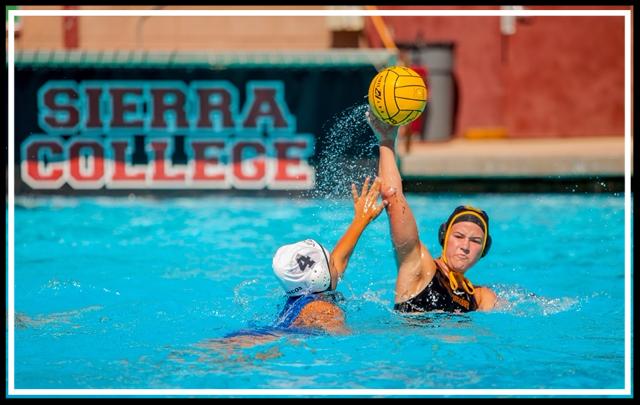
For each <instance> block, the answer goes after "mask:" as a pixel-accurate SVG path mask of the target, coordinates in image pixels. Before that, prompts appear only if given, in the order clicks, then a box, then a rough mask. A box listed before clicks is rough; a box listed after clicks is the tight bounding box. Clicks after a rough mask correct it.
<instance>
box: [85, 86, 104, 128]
mask: <svg viewBox="0 0 640 405" xmlns="http://www.w3.org/2000/svg"><path fill="white" fill-rule="evenodd" d="M85 93H86V94H87V101H86V106H87V122H86V124H85V125H86V127H87V128H88V129H92V128H102V118H101V116H100V96H101V95H102V89H100V88H87V89H86V90H85Z"/></svg>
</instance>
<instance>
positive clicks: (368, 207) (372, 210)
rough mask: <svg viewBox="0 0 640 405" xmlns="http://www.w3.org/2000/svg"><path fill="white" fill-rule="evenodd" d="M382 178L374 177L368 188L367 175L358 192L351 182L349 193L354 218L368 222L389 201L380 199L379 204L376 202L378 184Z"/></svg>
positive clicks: (378, 191) (374, 217)
mask: <svg viewBox="0 0 640 405" xmlns="http://www.w3.org/2000/svg"><path fill="white" fill-rule="evenodd" d="M381 184H382V180H381V179H380V177H376V179H375V180H374V182H373V184H372V185H371V189H369V177H367V178H366V179H365V181H364V185H363V186H362V192H361V193H360V194H358V189H357V188H356V185H355V184H353V183H352V184H351V194H352V195H353V208H354V210H355V214H354V220H363V221H364V222H365V224H368V223H370V222H371V221H373V220H374V219H376V218H377V217H378V215H380V213H381V212H382V209H383V208H384V207H386V206H387V205H388V204H389V202H388V201H387V200H382V202H381V203H380V204H376V201H377V200H378V196H379V195H380V185H381Z"/></svg>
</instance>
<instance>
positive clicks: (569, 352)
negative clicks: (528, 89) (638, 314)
mask: <svg viewBox="0 0 640 405" xmlns="http://www.w3.org/2000/svg"><path fill="white" fill-rule="evenodd" d="M408 198H409V202H410V204H411V206H412V207H413V210H414V213H415V214H416V217H417V219H418V225H419V229H420V231H421V238H422V240H423V241H424V242H425V244H427V246H428V247H429V248H430V249H431V251H432V252H433V253H434V255H435V254H438V253H439V251H440V248H439V245H438V242H437V235H436V230H437V229H438V226H439V224H440V223H441V222H442V221H443V220H444V219H445V218H446V217H447V216H448V214H449V213H450V212H451V210H452V208H453V207H455V206H457V205H460V204H472V205H475V206H478V207H481V208H483V209H485V210H487V211H488V213H489V215H490V217H491V232H492V235H493V240H494V242H493V246H492V249H491V252H490V253H489V254H488V255H487V257H485V258H484V259H482V260H481V261H480V262H479V264H478V265H477V266H476V267H475V268H473V269H472V270H471V271H470V272H469V273H467V274H468V276H469V278H470V279H471V280H472V281H473V282H474V284H476V285H488V286H490V287H492V288H493V289H494V290H495V291H496V292H497V294H498V296H499V297H500V299H501V300H503V302H504V304H503V306H502V308H501V309H499V310H497V311H494V312H491V313H470V314H442V313H432V314H426V315H421V316H406V315H405V316H402V315H399V314H396V313H394V312H393V311H392V306H393V290H394V284H395V274H396V270H395V264H394V261H393V256H392V251H391V242H390V238H389V231H388V222H387V218H386V214H385V213H382V214H381V216H380V217H379V218H378V219H376V221H375V222H374V223H372V224H371V225H370V226H369V228H367V229H366V230H365V232H364V234H363V236H362V237H361V239H360V242H359V244H358V246H357V247H356V249H355V251H354V254H353V257H352V260H351V263H350V265H349V268H348V269H347V272H346V275H345V278H344V280H343V281H342V282H341V284H339V286H338V291H340V292H341V293H342V295H343V296H344V302H343V308H344V309H345V312H346V316H347V323H348V326H349V328H350V329H351V331H352V333H351V334H349V335H345V336H323V335H319V336H298V335H296V336H288V337H283V338H281V339H279V340H276V341H274V342H271V343H267V344H264V345H258V346H255V347H252V348H245V349H237V350H236V351H233V352H220V351H219V350H215V349H213V348H212V347H211V345H208V344H207V342H209V341H210V339H215V338H219V337H222V336H223V335H225V334H226V333H230V332H233V331H236V330H238V329H244V328H250V327H259V326H264V325H267V324H270V323H271V322H272V321H273V320H274V318H275V316H276V315H277V313H278V310H279V309H280V308H281V306H282V304H283V302H284V297H283V292H282V289H281V287H280V286H279V284H278V282H277V280H276V278H275V277H274V275H273V274H272V271H271V257H272V255H273V253H274V252H275V250H276V249H277V247H278V246H280V245H282V244H285V243H290V242H293V241H296V240H299V239H305V238H309V237H310V238H314V239H316V240H318V241H320V242H322V243H324V244H325V245H328V246H333V245H334V244H335V243H336V242H337V240H338V238H339V237H340V236H341V233H342V232H343V230H344V229H345V227H346V226H347V225H348V223H349V221H350V219H351V215H352V206H351V202H350V201H349V200H348V199H344V200H330V199H321V198H318V199H288V198H266V197H265V198H243V197H230V196H229V197H204V198H197V199H195V198H194V199H189V198H173V199H158V200H152V199H141V198H68V197H67V198H62V197H60V198H58V197H47V198H44V197H42V198H37V199H29V198H18V199H17V204H16V209H15V312H16V318H15V326H16V327H15V388H17V389H45V388H48V389H76V388H84V389H87V388H88V389H106V388H142V389H145V388H150V389H151V388H152V389H174V388H175V389H228V388H230V389H253V388H262V389H316V388H322V389H432V388H433V389H453V390H457V389H621V388H624V361H625V352H624V311H625V305H624V276H625V274H624V269H625V267H624V246H625V244H624V243H625V239H624V198H623V196H622V195H611V194H608V195H603V194H596V195H593V194H589V195H573V194H520V195H499V194H477V195H463V196H459V195H447V194H439V195H416V194H411V195H409V196H408ZM98 394H99V392H98Z"/></svg>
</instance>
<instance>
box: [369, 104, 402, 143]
mask: <svg viewBox="0 0 640 405" xmlns="http://www.w3.org/2000/svg"><path fill="white" fill-rule="evenodd" d="M364 114H365V116H366V117H367V122H368V123H369V126H370V127H371V129H372V130H373V133H374V134H375V135H376V136H377V137H378V139H380V142H384V141H395V139H396V136H398V127H394V126H393V125H389V124H387V123H386V122H384V121H382V120H381V119H379V118H378V117H376V115H375V114H374V113H372V112H371V108H370V107H367V111H366V112H365V113H364Z"/></svg>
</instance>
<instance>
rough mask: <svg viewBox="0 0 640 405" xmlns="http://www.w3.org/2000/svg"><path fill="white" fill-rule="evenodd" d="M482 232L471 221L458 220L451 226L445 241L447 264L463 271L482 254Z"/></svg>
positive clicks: (458, 270) (453, 268)
mask: <svg viewBox="0 0 640 405" xmlns="http://www.w3.org/2000/svg"><path fill="white" fill-rule="evenodd" d="M483 241H484V232H483V231H482V228H481V227H480V226H479V225H477V224H474V223H473V222H458V223H455V224H453V226H452V227H451V230H450V233H449V238H448V239H447V241H446V243H447V246H446V255H447V264H448V265H449V267H450V268H451V269H452V270H455V271H457V272H460V273H464V272H465V271H467V270H468V269H469V268H470V267H471V266H473V265H474V264H476V262H477V261H478V260H480V257H481V256H482V242H483Z"/></svg>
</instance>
